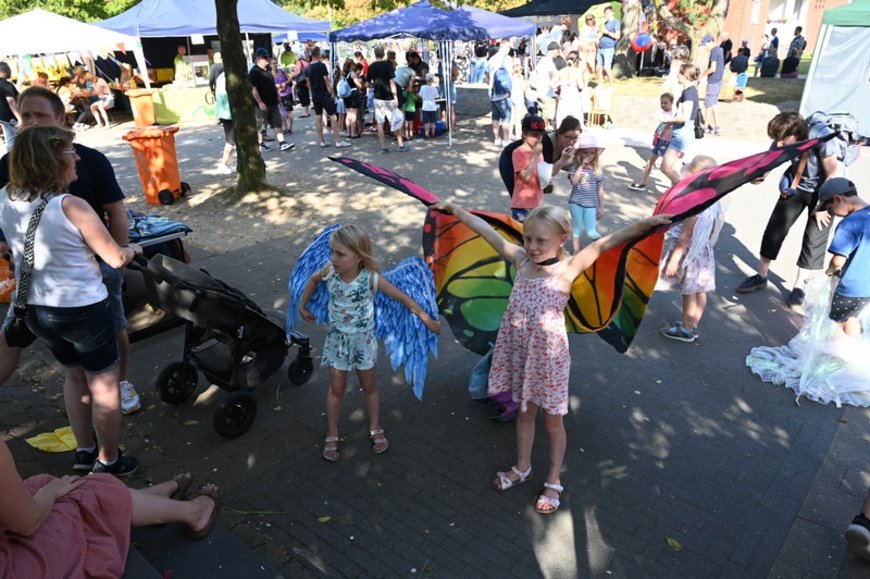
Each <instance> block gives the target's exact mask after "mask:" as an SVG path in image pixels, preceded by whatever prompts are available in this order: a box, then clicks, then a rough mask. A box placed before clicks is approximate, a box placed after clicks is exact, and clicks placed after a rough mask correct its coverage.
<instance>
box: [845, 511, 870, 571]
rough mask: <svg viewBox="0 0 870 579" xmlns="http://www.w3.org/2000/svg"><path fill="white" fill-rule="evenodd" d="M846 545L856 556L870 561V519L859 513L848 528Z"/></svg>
mask: <svg viewBox="0 0 870 579" xmlns="http://www.w3.org/2000/svg"><path fill="white" fill-rule="evenodd" d="M846 545H847V546H848V547H849V551H851V552H852V553H853V554H854V555H855V556H857V557H861V558H862V559H867V560H868V561H870V519H868V518H867V517H865V516H864V515H858V516H857V517H855V518H854V519H852V524H851V525H849V527H848V528H847V529H846Z"/></svg>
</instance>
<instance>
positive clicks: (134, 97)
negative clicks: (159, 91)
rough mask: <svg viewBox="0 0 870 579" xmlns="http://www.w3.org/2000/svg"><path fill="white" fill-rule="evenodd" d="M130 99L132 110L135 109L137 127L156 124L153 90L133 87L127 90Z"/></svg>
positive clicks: (134, 118) (134, 117)
mask: <svg viewBox="0 0 870 579" xmlns="http://www.w3.org/2000/svg"><path fill="white" fill-rule="evenodd" d="M126 94H127V97H128V98H129V99H130V110H132V111H133V122H134V123H136V126H137V127H150V126H151V125H153V124H154V120H155V117H154V99H153V97H152V96H151V95H152V94H154V91H153V90H149V89H131V90H128V91H127V93H126Z"/></svg>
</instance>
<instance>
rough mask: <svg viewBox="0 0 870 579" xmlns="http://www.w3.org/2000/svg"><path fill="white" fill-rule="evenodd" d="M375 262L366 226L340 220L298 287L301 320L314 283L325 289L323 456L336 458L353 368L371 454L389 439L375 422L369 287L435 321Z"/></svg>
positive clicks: (434, 324) (435, 328) (436, 325)
mask: <svg viewBox="0 0 870 579" xmlns="http://www.w3.org/2000/svg"><path fill="white" fill-rule="evenodd" d="M379 272H380V266H379V265H378V263H377V261H375V259H374V257H373V255H372V242H371V238H370V237H369V234H368V232H367V231H366V230H364V229H363V228H361V227H358V226H356V225H344V226H342V227H340V228H338V229H336V230H335V232H334V233H333V234H332V238H331V240H330V263H329V264H328V265H327V266H326V267H324V268H323V269H322V270H320V271H318V272H316V273H314V275H312V276H311V277H310V278H309V279H308V283H307V284H306V286H305V290H304V291H303V292H302V297H301V299H300V302H299V314H300V315H301V316H302V319H304V320H305V321H307V322H313V321H315V316H314V315H313V314H312V313H311V312H310V311H308V309H307V304H308V300H309V299H310V298H311V295H312V294H313V293H314V291H315V290H316V289H317V286H318V284H320V283H325V284H326V289H327V292H328V294H329V331H328V333H327V334H326V342H325V344H324V346H323V359H322V363H323V365H324V366H327V367H329V392H328V393H327V395H326V422H327V433H326V440H325V444H324V446H323V458H325V459H326V460H328V461H330V462H335V461H337V460H338V459H339V456H340V455H339V448H338V442H339V437H338V419H339V415H340V413H341V400H342V398H343V397H344V393H345V391H346V390H347V375H348V373H349V372H351V371H353V370H356V374H357V376H358V377H359V381H360V385H361V386H362V389H363V391H364V392H365V397H366V407H367V409H368V414H369V438H370V439H371V441H372V450H373V451H374V453H375V454H382V453H384V452H386V450H387V448H389V446H390V444H389V442H388V441H387V437H386V436H384V429H383V428H382V427H381V422H380V393H379V392H378V385H377V383H376V382H375V369H374V367H375V362H377V359H378V341H377V338H376V337H375V292H377V291H382V292H384V293H385V294H386V295H387V296H389V297H391V298H393V299H394V300H396V301H398V302H399V303H401V304H402V305H404V306H405V307H406V308H408V310H410V311H411V313H413V314H415V315H416V316H417V317H419V318H420V320H421V321H422V322H423V324H425V326H426V327H427V328H428V329H429V330H430V331H432V332H435V333H438V332H439V331H440V329H441V323H440V322H439V321H438V320H433V319H432V318H431V317H430V316H429V315H428V314H427V313H426V312H425V311H424V310H423V308H422V307H420V305H419V304H418V303H417V302H415V301H414V300H413V299H412V298H411V297H409V296H408V295H407V294H405V293H404V292H402V291H401V290H399V289H398V288H397V287H396V286H394V285H393V284H392V283H390V282H389V281H388V280H387V279H386V278H385V277H383V276H381V275H380V274H379Z"/></svg>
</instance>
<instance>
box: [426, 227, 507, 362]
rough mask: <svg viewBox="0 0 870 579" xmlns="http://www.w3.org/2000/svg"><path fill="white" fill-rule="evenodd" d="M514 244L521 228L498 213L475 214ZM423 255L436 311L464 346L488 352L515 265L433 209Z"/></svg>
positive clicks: (501, 313)
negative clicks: (432, 284) (429, 270)
mask: <svg viewBox="0 0 870 579" xmlns="http://www.w3.org/2000/svg"><path fill="white" fill-rule="evenodd" d="M475 215H478V216H479V217H481V218H483V219H485V220H486V221H487V222H488V223H489V224H490V225H491V226H492V227H493V229H495V230H496V231H498V232H499V234H501V236H502V237H504V238H505V239H507V240H508V241H510V242H511V243H516V244H520V243H522V233H521V231H522V229H521V227H522V226H521V225H520V224H519V223H518V222H517V221H514V220H513V219H511V218H510V217H508V216H507V215H501V214H499V213H489V212H484V211H481V212H477V211H476V212H475ZM423 254H424V256H425V259H426V263H427V264H428V265H429V267H431V268H432V272H433V274H434V276H435V294H436V301H437V303H438V310H439V311H440V312H441V314H442V315H443V316H444V317H445V318H446V319H447V322H448V323H449V324H450V328H451V329H452V330H453V334H454V335H455V336H456V339H457V340H459V343H461V344H462V345H463V346H465V347H466V348H468V349H469V350H471V351H472V352H477V353H478V354H481V355H483V354H486V353H487V352H488V351H489V350H491V349H492V347H493V345H494V344H495V338H496V336H497V335H498V328H499V326H500V325H501V319H502V317H504V312H505V309H507V300H508V297H509V296H510V293H511V289H512V287H513V282H514V277H515V275H516V271H515V268H514V265H513V264H512V263H511V262H509V261H507V260H505V259H504V258H502V257H501V256H500V255H499V254H498V253H496V252H495V250H493V249H492V246H490V245H489V244H488V243H487V242H486V241H485V240H484V239H483V238H482V237H480V236H479V235H478V234H477V233H475V232H474V231H472V230H471V229H469V228H468V227H466V226H465V225H463V224H462V223H461V222H460V221H459V220H458V219H456V218H455V217H453V216H452V215H446V214H444V213H438V212H435V211H429V213H428V214H427V216H426V222H425V224H424V226H423Z"/></svg>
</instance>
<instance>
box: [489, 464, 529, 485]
mask: <svg viewBox="0 0 870 579" xmlns="http://www.w3.org/2000/svg"><path fill="white" fill-rule="evenodd" d="M511 471H512V472H513V473H514V474H515V475H517V480H511V479H509V478H508V473H506V472H503V471H498V472H497V473H495V480H494V481H493V483H492V486H493V487H495V490H497V491H506V490H508V489H509V488H511V487H514V486H516V485H518V484H522V483H524V482H526V481H527V480H529V479H530V478H532V467H531V465H529V468H527V469H526V470H520V469H518V468H517V467H516V466H512V467H511Z"/></svg>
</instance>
